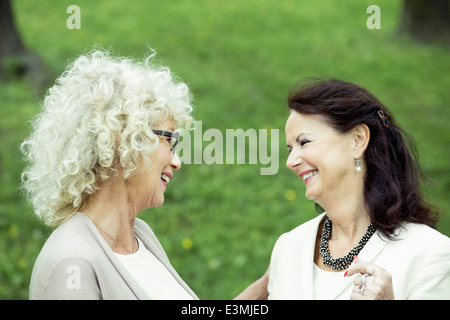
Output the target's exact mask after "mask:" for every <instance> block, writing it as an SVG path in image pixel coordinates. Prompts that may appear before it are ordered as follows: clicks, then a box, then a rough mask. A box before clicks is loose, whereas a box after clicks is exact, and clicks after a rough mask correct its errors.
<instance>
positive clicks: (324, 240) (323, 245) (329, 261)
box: [319, 215, 376, 270]
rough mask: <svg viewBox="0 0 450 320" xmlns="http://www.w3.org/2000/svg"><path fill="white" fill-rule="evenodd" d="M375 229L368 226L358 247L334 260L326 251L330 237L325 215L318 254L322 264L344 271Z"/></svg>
mask: <svg viewBox="0 0 450 320" xmlns="http://www.w3.org/2000/svg"><path fill="white" fill-rule="evenodd" d="M375 231H376V229H375V227H374V226H373V225H372V223H370V224H369V226H368V227H367V231H366V233H365V234H364V235H363V237H362V239H361V240H359V242H358V245H357V246H356V247H354V248H353V249H352V250H350V252H349V253H348V254H347V255H346V256H345V257H342V258H336V259H334V258H333V257H331V255H330V250H328V240H329V239H330V235H331V220H330V219H329V218H328V216H327V215H325V223H324V225H323V229H322V236H321V237H320V248H319V252H320V255H321V256H322V258H323V264H324V265H326V266H330V267H331V268H332V269H334V270H344V269H347V267H348V266H349V265H350V264H351V263H352V261H353V257H354V256H357V255H358V254H359V252H360V251H361V250H362V248H364V246H365V245H366V243H367V241H369V239H370V237H371V236H372V235H373V234H374V233H375Z"/></svg>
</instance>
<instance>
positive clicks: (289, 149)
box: [286, 145, 292, 153]
mask: <svg viewBox="0 0 450 320" xmlns="http://www.w3.org/2000/svg"><path fill="white" fill-rule="evenodd" d="M286 148H287V150H288V152H289V153H291V151H292V147H291V146H290V145H287V146H286Z"/></svg>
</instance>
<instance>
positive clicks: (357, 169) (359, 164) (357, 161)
mask: <svg viewBox="0 0 450 320" xmlns="http://www.w3.org/2000/svg"><path fill="white" fill-rule="evenodd" d="M355 166H356V172H361V160H359V159H356V160H355Z"/></svg>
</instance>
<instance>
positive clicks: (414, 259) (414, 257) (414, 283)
mask: <svg viewBox="0 0 450 320" xmlns="http://www.w3.org/2000/svg"><path fill="white" fill-rule="evenodd" d="M324 215H325V213H323V214H321V215H319V216H318V217H316V218H314V219H312V220H310V221H308V222H306V223H304V224H302V225H300V226H298V227H297V228H295V229H293V230H292V231H290V232H288V233H285V234H283V235H282V236H281V237H280V238H279V239H278V240H277V242H276V244H275V246H274V249H273V251H272V257H271V262H270V278H269V286H268V290H269V299H284V300H288V299H296V300H300V299H309V300H310V299H313V288H314V286H313V264H314V247H315V241H316V236H317V231H318V227H319V224H320V222H321V221H322V219H323V217H324ZM396 234H398V235H397V236H396V238H395V239H394V240H390V241H389V240H385V239H384V238H383V239H382V238H381V236H380V234H379V233H378V232H376V233H375V234H374V235H373V236H372V237H371V238H370V240H369V241H368V242H367V244H366V245H365V246H364V248H363V249H362V250H361V252H360V253H359V254H358V257H359V258H361V259H362V260H365V261H369V262H372V263H374V264H376V265H378V266H380V267H382V268H383V269H385V270H386V271H388V272H389V273H390V274H391V275H392V282H393V287H394V295H395V298H396V299H402V300H405V299H450V239H449V238H448V237H447V236H445V235H443V234H441V233H439V232H438V231H436V230H434V229H432V228H430V227H428V226H425V225H422V224H415V223H407V224H405V225H404V228H399V230H398V232H396ZM354 277H355V276H351V277H348V280H347V282H346V283H345V285H344V286H343V287H342V288H339V290H336V291H335V292H331V296H332V297H333V299H349V298H350V295H351V291H352V288H353V279H354Z"/></svg>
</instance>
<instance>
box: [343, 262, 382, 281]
mask: <svg viewBox="0 0 450 320" xmlns="http://www.w3.org/2000/svg"><path fill="white" fill-rule="evenodd" d="M358 273H361V274H365V273H369V274H371V275H375V274H377V269H376V265H374V264H373V263H370V262H367V261H364V260H361V259H360V258H355V260H353V264H352V265H351V266H350V268H348V270H347V271H346V272H345V276H346V277H349V276H352V275H355V274H358Z"/></svg>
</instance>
